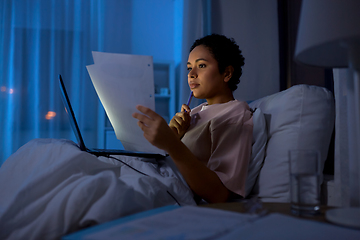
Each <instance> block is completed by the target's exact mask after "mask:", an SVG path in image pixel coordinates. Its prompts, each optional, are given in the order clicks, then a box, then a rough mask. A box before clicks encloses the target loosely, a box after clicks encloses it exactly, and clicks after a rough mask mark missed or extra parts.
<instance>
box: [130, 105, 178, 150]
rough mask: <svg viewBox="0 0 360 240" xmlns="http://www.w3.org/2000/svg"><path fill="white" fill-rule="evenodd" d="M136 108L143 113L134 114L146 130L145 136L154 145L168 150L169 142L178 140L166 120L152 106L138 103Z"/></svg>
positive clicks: (144, 130) (140, 125)
mask: <svg viewBox="0 0 360 240" xmlns="http://www.w3.org/2000/svg"><path fill="white" fill-rule="evenodd" d="M136 109H137V110H139V111H140V112H141V113H142V114H141V113H138V112H135V113H133V114H132V116H133V117H134V118H136V119H137V120H139V121H138V125H139V127H140V128H141V130H142V131H143V132H144V137H145V138H146V139H147V140H148V141H149V142H150V143H151V144H152V145H154V146H156V147H158V148H160V149H163V150H165V151H167V149H168V148H169V147H170V145H169V144H171V143H173V141H174V140H177V137H176V135H175V133H174V132H173V131H172V130H171V129H170V127H169V126H168V124H167V123H166V121H165V120H164V119H163V118H162V117H161V116H160V115H159V114H157V113H156V112H154V111H153V110H151V109H150V108H147V107H144V106H142V105H137V106H136Z"/></svg>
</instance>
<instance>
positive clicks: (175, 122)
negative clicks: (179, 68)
mask: <svg viewBox="0 0 360 240" xmlns="http://www.w3.org/2000/svg"><path fill="white" fill-rule="evenodd" d="M243 65H244V58H243V56H242V55H241V51H240V50H239V47H238V46H237V45H236V43H235V42H234V41H233V40H232V39H228V38H226V37H225V36H222V35H217V34H213V35H209V36H206V37H204V38H201V39H198V40H197V41H195V43H194V44H193V46H192V47H191V49H190V54H189V58H188V63H187V67H188V70H189V73H188V84H189V87H190V89H191V90H192V92H193V95H194V97H196V98H200V99H206V103H203V104H201V105H199V106H198V107H196V108H194V109H192V110H191V109H190V108H189V107H188V106H187V105H185V104H184V105H182V107H181V112H179V113H177V114H176V115H175V116H174V117H173V119H172V120H171V121H170V123H169V125H167V123H166V122H165V120H164V119H163V118H162V117H161V116H159V115H158V114H157V113H155V112H154V111H152V110H150V109H148V108H146V107H144V106H140V105H139V106H137V110H139V111H140V112H141V113H134V114H133V117H134V118H136V119H138V120H139V121H138V125H139V127H140V128H141V129H142V130H143V131H144V136H145V138H146V139H147V140H148V141H149V142H150V143H151V144H153V145H154V146H156V147H158V148H160V149H163V150H165V151H166V152H167V153H168V154H169V155H170V157H171V158H172V159H173V161H174V163H175V164H176V166H177V167H178V169H179V171H180V172H181V174H182V175H183V177H184V178H185V180H186V182H187V183H188V185H189V187H190V188H191V190H192V191H193V192H194V193H195V194H196V195H197V196H199V197H200V198H202V199H204V200H205V201H207V202H225V201H227V200H229V199H230V198H233V197H238V196H242V197H245V196H244V195H245V194H244V192H245V191H244V190H245V179H246V173H247V167H248V162H249V159H250V155H251V142H252V128H253V124H252V113H251V111H250V108H249V106H248V105H247V104H246V103H245V102H240V101H238V100H235V99H234V96H233V91H234V90H236V88H237V84H238V83H239V82H240V80H239V78H240V76H241V74H242V69H241V67H242V66H243Z"/></svg>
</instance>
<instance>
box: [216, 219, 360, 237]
mask: <svg viewBox="0 0 360 240" xmlns="http://www.w3.org/2000/svg"><path fill="white" fill-rule="evenodd" d="M219 239H223V240H227V239H254V240H255V239H276V240H288V239H291V240H303V239H319V240H320V239H326V240H332V239H334V240H335V239H336V240H337V239H360V229H359V230H356V229H352V228H344V227H340V226H337V225H333V224H330V223H322V222H317V221H315V220H305V219H299V218H296V217H292V216H286V215H282V214H278V213H273V214H270V215H268V216H265V217H263V218H259V219H258V220H256V221H253V222H251V223H249V224H247V225H245V226H243V227H242V228H236V229H234V231H231V232H230V233H229V234H228V235H226V236H224V237H221V238H219Z"/></svg>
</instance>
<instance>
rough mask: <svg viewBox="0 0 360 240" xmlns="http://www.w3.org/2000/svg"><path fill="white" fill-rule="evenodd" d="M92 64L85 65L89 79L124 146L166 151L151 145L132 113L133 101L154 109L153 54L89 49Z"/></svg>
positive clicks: (135, 148) (126, 147)
mask: <svg viewBox="0 0 360 240" xmlns="http://www.w3.org/2000/svg"><path fill="white" fill-rule="evenodd" d="M92 55H93V59H94V64H93V65H89V66H87V67H86V68H87V70H88V72H89V75H90V78H91V81H92V83H93V85H94V87H95V90H96V92H97V94H98V96H99V98H100V101H101V103H102V105H103V106H104V109H105V111H106V114H107V116H108V117H109V120H110V123H111V125H112V126H113V128H114V130H115V134H116V137H117V139H119V140H120V141H121V143H122V145H123V146H124V148H125V150H129V151H138V152H149V153H159V154H163V155H165V152H164V151H162V150H160V149H158V148H157V147H155V146H153V145H151V144H150V143H149V142H148V141H147V140H146V139H145V138H144V136H143V132H142V130H141V129H140V128H139V126H138V125H137V120H136V119H134V118H133V117H132V114H133V113H134V112H136V111H137V110H136V108H135V107H136V105H143V106H145V107H148V108H150V109H152V110H154V111H155V93H154V91H155V90H154V66H153V59H152V56H142V55H129V54H116V53H103V52H92Z"/></svg>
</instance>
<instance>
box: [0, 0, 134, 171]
mask: <svg viewBox="0 0 360 240" xmlns="http://www.w3.org/2000/svg"><path fill="white" fill-rule="evenodd" d="M126 2H127V1H121V3H120V1H119V2H117V1H115V0H113V1H96V0H89V1H81V0H18V1H13V0H5V1H1V3H0V56H1V57H0V68H1V70H0V98H1V101H0V114H1V117H0V165H1V164H2V162H3V161H5V160H6V158H7V157H9V156H10V155H11V154H12V153H14V152H15V151H16V150H17V149H18V148H19V147H20V146H22V145H23V144H25V143H26V142H28V141H29V140H31V139H34V138H66V139H72V140H74V141H75V137H74V135H73V132H72V130H71V126H70V124H69V120H68V116H67V114H66V112H65V111H64V108H63V104H62V102H61V97H60V91H59V85H58V74H62V76H63V79H64V82H65V85H66V87H67V89H68V92H69V97H70V99H71V102H72V104H73V108H74V111H75V115H76V117H77V119H78V121H79V125H80V128H81V131H82V133H83V135H84V138H85V140H86V144H87V145H90V146H95V145H96V143H97V134H98V133H97V127H96V126H97V120H98V119H97V116H98V114H97V111H98V104H99V101H98V97H97V95H96V93H95V90H94V88H93V86H92V83H91V80H90V78H89V75H88V73H87V71H86V65H89V64H92V63H93V61H92V56H91V51H104V50H108V51H114V52H116V51H117V52H119V51H121V49H119V48H118V45H119V42H121V41H119V36H120V35H121V28H120V27H118V28H117V34H115V35H114V34H111V32H113V30H114V27H115V26H118V24H117V22H116V21H117V20H121V19H119V18H112V17H114V15H113V16H111V15H109V14H107V12H106V9H113V8H114V7H117V8H118V9H119V11H117V12H116V14H119V15H121V14H122V12H123V13H124V14H123V15H122V18H129V14H128V13H127V12H128V11H129V4H128V3H126ZM114 14H115V13H114ZM109 18H110V19H109ZM122 20H124V21H126V20H128V19H122ZM109 21H111V24H109ZM114 21H115V23H114ZM125 46H126V44H125ZM122 52H126V50H125V51H124V50H122Z"/></svg>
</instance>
